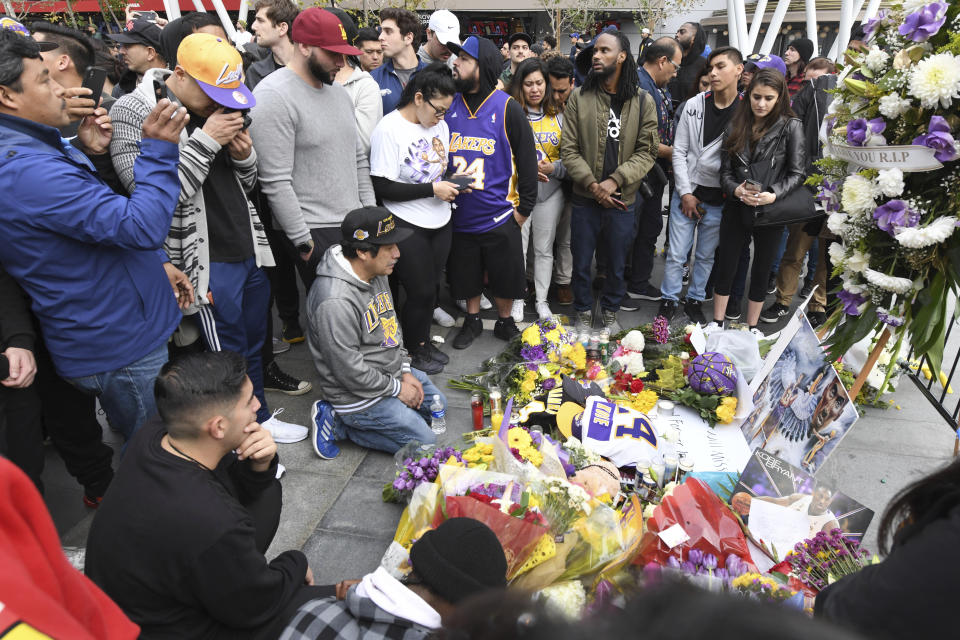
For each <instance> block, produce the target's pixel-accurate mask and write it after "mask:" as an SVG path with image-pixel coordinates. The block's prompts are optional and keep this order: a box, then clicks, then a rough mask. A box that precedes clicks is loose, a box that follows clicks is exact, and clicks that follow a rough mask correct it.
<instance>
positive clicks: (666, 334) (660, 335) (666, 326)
mask: <svg viewBox="0 0 960 640" xmlns="http://www.w3.org/2000/svg"><path fill="white" fill-rule="evenodd" d="M653 339H654V340H656V341H657V343H659V344H666V343H667V340H669V339H670V323H669V322H668V321H667V319H666V318H665V317H663V316H657V317H656V318H654V320H653Z"/></svg>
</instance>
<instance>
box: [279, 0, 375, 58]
mask: <svg viewBox="0 0 960 640" xmlns="http://www.w3.org/2000/svg"><path fill="white" fill-rule="evenodd" d="M291 35H292V37H293V41H294V42H298V43H300V44H306V45H310V46H313V47H320V48H321V49H326V50H327V51H333V52H334V53H343V54H345V55H348V56H359V55H361V54H362V53H363V52H362V51H360V49H357V48H356V47H354V46H353V45H351V44H350V41H349V40H348V39H347V30H346V29H344V28H343V24H342V23H341V22H340V18H338V17H337V16H335V15H333V14H332V13H330V12H329V11H324V10H323V9H320V8H319V7H310V8H309V9H305V10H304V11H301V12H300V13H299V14H298V15H297V17H296V18H295V19H294V21H293V30H292V34H291Z"/></svg>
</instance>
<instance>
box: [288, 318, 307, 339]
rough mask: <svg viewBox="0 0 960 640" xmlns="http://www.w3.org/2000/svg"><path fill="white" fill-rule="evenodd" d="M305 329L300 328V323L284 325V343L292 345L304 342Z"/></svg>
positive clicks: (294, 322)
mask: <svg viewBox="0 0 960 640" xmlns="http://www.w3.org/2000/svg"><path fill="white" fill-rule="evenodd" d="M303 340H304V338H303V329H301V328H300V322H299V321H298V320H293V321H291V322H284V323H283V341H284V342H288V343H290V344H296V343H298V342H303Z"/></svg>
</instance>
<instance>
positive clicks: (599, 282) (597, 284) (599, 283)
mask: <svg viewBox="0 0 960 640" xmlns="http://www.w3.org/2000/svg"><path fill="white" fill-rule="evenodd" d="M606 281H607V274H605V273H598V274H597V277H596V278H594V279H593V290H594V291H600V290H601V289H603V285H604V283H605V282H606Z"/></svg>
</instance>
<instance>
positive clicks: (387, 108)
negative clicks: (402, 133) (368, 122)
mask: <svg viewBox="0 0 960 640" xmlns="http://www.w3.org/2000/svg"><path fill="white" fill-rule="evenodd" d="M426 66H427V65H426V63H424V62H423V61H422V60H420V58H417V71H420V69H423V68H424V67H426ZM417 71H414V72H413V73H412V74H411V75H410V77H411V78H413V76H415V75H417ZM370 75H371V76H373V79H374V80H376V81H377V84H378V85H380V99H381V100H383V115H387V114H388V113H390V112H391V111H393V110H394V109H396V108H397V103H398V102H400V94H402V93H403V83H401V82H400V76H398V75H397V72H396V71H394V69H393V60H392V59H387V60H386V61H385V62H384V63H383V64H382V65H380V66H379V67H377V68H376V69H374V70H373V71H371V72H370Z"/></svg>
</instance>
